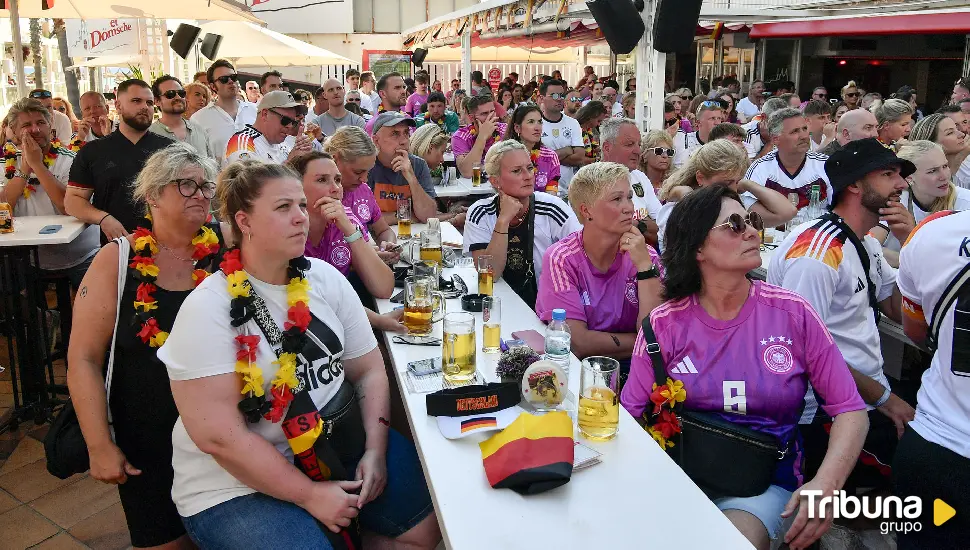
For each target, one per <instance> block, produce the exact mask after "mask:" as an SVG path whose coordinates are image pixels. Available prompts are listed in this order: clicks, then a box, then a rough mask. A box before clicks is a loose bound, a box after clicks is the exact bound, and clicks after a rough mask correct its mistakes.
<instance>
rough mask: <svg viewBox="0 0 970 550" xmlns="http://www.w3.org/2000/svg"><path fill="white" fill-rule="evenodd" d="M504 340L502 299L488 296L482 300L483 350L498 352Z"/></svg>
mask: <svg viewBox="0 0 970 550" xmlns="http://www.w3.org/2000/svg"><path fill="white" fill-rule="evenodd" d="M501 340H502V300H500V299H499V298H496V297H494V296H486V297H485V298H484V299H483V300H482V351H483V352H485V353H498V352H499V351H501V350H500V349H499V346H500V344H501Z"/></svg>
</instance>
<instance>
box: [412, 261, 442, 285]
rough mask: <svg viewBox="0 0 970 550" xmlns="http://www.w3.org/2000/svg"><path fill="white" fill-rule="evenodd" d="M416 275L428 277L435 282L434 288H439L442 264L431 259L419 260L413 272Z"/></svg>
mask: <svg viewBox="0 0 970 550" xmlns="http://www.w3.org/2000/svg"><path fill="white" fill-rule="evenodd" d="M412 275H414V276H415V277H428V278H430V279H431V280H432V281H433V282H434V289H435V290H439V289H438V282H439V281H440V280H441V264H439V263H438V262H434V261H431V260H419V261H417V262H415V263H414V269H413V273H412Z"/></svg>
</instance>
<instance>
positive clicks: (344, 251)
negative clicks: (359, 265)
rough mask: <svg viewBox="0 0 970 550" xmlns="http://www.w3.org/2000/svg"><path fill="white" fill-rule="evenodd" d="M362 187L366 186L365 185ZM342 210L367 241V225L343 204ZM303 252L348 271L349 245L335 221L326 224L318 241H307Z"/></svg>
mask: <svg viewBox="0 0 970 550" xmlns="http://www.w3.org/2000/svg"><path fill="white" fill-rule="evenodd" d="M363 187H367V186H366V185H365V186H363ZM344 212H345V213H346V214H347V218H349V219H350V223H352V224H354V225H356V226H357V227H358V228H359V229H360V232H361V233H363V235H364V240H365V241H369V240H370V236H369V235H368V232H367V225H366V224H365V223H364V222H363V221H361V220H360V219H359V218H358V217H357V215H356V214H354V213H353V212H352V211H351V210H350V208H347V206H346V205H344ZM303 253H304V254H306V255H307V256H309V257H311V258H317V259H320V260H323V261H325V262H327V263H328V264H330V265H332V266H334V267H335V268H337V270H338V271H340V272H341V273H343V274H344V275H347V274H348V273H350V263H351V254H350V245H349V244H347V242H346V241H344V234H343V232H342V231H340V229H339V228H337V224H335V223H331V224H329V225H327V228H326V229H324V230H323V236H322V237H320V242H318V243H315V244H314V243H311V242H310V241H307V242H306V246H305V247H304V249H303Z"/></svg>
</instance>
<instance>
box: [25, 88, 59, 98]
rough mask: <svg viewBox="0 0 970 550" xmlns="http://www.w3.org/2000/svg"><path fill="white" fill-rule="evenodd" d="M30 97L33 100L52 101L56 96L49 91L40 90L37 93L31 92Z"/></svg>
mask: <svg viewBox="0 0 970 550" xmlns="http://www.w3.org/2000/svg"><path fill="white" fill-rule="evenodd" d="M30 97H31V98H32V99H50V98H52V97H54V96H53V95H51V93H50V92H48V91H47V90H38V91H36V92H30Z"/></svg>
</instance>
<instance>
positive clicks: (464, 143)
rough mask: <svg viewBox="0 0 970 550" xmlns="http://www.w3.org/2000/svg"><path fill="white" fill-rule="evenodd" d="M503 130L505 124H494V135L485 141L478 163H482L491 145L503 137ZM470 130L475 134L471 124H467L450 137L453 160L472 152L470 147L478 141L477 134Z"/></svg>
mask: <svg viewBox="0 0 970 550" xmlns="http://www.w3.org/2000/svg"><path fill="white" fill-rule="evenodd" d="M505 129H506V124H505V123H504V122H496V123H495V133H494V134H493V135H491V136H489V138H488V139H487V140H485V149H483V150H482V158H481V160H480V162H482V163H484V162H485V153H488V150H489V149H490V148H491V147H492V145H494V144H495V142H497V141H501V140H502V136H504V135H505ZM472 130H474V131H475V132H477V131H478V130H477V129H475V126H474V125H473V124H469V125H468V126H463V127H461V128H459V129H458V131H457V132H455V133H454V134H453V135H452V136H451V152H452V153H454V155H455V159H458V158H461V157H463V156H465V155H467V154H468V152H469V151H471V150H472V147H474V146H475V140H476V139H478V134H477V133H473V132H472Z"/></svg>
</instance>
